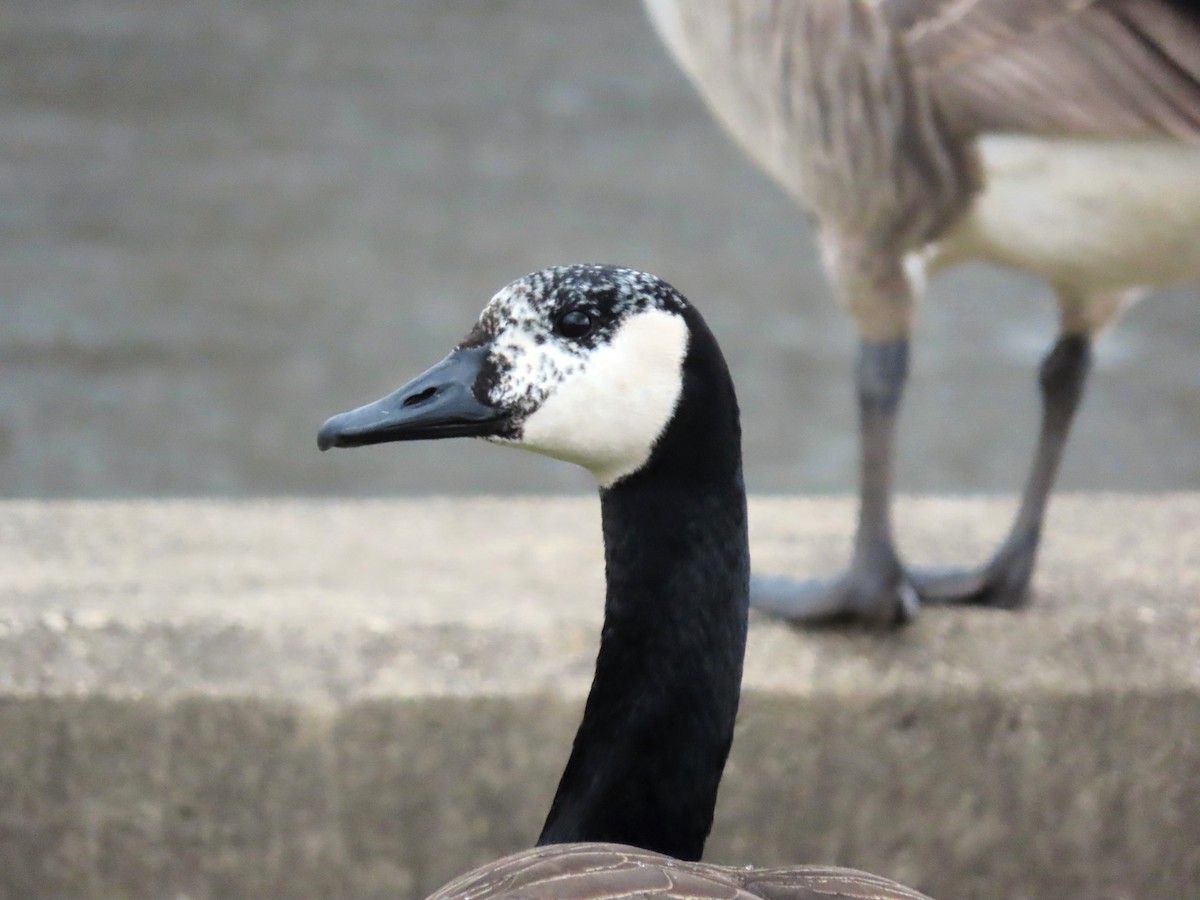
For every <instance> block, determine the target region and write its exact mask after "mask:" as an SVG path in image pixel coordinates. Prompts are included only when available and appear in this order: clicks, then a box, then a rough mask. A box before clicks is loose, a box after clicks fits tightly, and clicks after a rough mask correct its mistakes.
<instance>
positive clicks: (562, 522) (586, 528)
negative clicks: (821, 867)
mask: <svg viewBox="0 0 1200 900" xmlns="http://www.w3.org/2000/svg"><path fill="white" fill-rule="evenodd" d="M1010 511H1011V503H1010V502H1009V501H1008V500H1003V499H995V500H961V499H921V500H908V501H905V502H903V503H902V504H901V506H900V508H899V518H900V520H901V521H902V522H903V523H904V524H905V526H906V528H905V531H904V534H905V536H906V543H905V549H906V551H907V552H908V554H909V555H910V556H911V557H912V558H913V559H915V560H919V561H924V562H935V561H941V562H952V561H959V562H967V561H970V560H973V559H977V558H979V557H980V556H981V555H982V554H983V553H985V552H986V550H987V549H988V548H989V547H990V546H991V545H992V543H993V541H994V540H995V538H996V537H997V534H998V532H999V531H1000V530H1001V529H1002V527H1003V523H1004V522H1005V521H1006V520H1007V517H1008V514H1009V513H1010ZM751 515H752V541H753V553H754V557H755V563H756V565H757V566H759V567H760V568H761V569H763V570H768V569H769V570H775V571H791V572H798V573H808V572H815V573H820V572H832V571H834V570H835V569H836V568H837V567H838V565H839V563H840V561H841V559H842V555H843V553H844V551H845V544H846V541H847V539H848V536H849V530H850V524H851V506H850V503H849V502H848V501H846V500H814V499H806V500H796V499H762V498H759V499H755V500H753V501H752V505H751ZM1037 589H1038V596H1037V599H1036V602H1035V605H1034V606H1033V607H1032V609H1030V610H1029V611H1027V612H1024V613H1021V614H1003V613H992V612H987V611H980V610H926V611H925V612H924V613H923V615H922V616H921V618H920V619H919V621H918V622H917V623H916V624H915V625H914V626H913V627H911V628H909V629H907V630H905V631H903V632H901V633H899V634H896V635H892V636H889V637H878V636H871V635H865V634H846V633H839V632H832V631H816V632H797V631H794V630H792V629H789V628H787V627H785V626H781V625H778V624H775V623H769V622H763V621H758V622H756V623H755V624H754V626H753V628H752V630H751V638H750V647H749V652H748V659H747V672H746V679H745V695H744V706H743V711H742V714H741V716H740V721H739V726H738V734H737V737H736V740H735V745H734V751H733V756H732V758H731V762H730V766H729V770H728V774H727V778H726V781H725V784H724V786H723V788H722V793H721V798H720V804H719V808H718V814H717V823H716V827H715V830H714V833H713V837H712V840H711V842H710V846H709V853H708V857H709V858H710V859H713V860H719V861H726V862H738V863H756V864H763V865H765V864H772V863H785V862H798V861H824V862H832V861H836V862H840V863H844V864H850V865H857V866H862V867H865V868H870V869H873V870H877V871H880V872H883V873H886V874H890V875H892V876H894V877H897V878H900V879H903V880H905V881H908V882H910V883H913V884H915V885H918V886H920V887H922V888H924V889H926V890H927V891H929V892H931V893H933V894H934V895H935V896H939V897H943V898H964V897H980V898H996V897H1014V898H1016V897H1030V898H1040V897H1046V898H1050V897H1054V898H1061V897H1079V898H1135V897H1136V898H1160V897H1161V898H1167V897H1185V896H1196V895H1197V894H1198V893H1200V843H1198V842H1197V840H1196V835H1197V834H1200V495H1196V494H1178V495H1160V496H1146V497H1127V496H1126V497H1112V496H1069V497H1063V498H1060V499H1059V500H1058V501H1057V502H1056V504H1055V505H1054V506H1053V508H1052V513H1051V523H1050V529H1049V535H1048V538H1047V541H1046V545H1045V549H1044V553H1043V563H1042V568H1041V570H1040V572H1039V576H1038V580H1037ZM602 590H603V585H602V571H601V551H600V543H599V534H598V515H597V507H596V504H595V502H594V500H592V499H590V498H582V497H577V498H557V499H529V498H508V499H463V500H450V499H438V500H427V501H420V500H405V501H386V502H371V501H343V502H332V501H330V502H325V501H316V500H313V501H300V500H288V501H282V500H280V501H255V502H244V501H203V502H186V501H169V502H78V501H69V502H68V501H64V502H48V503H39V502H18V501H7V502H3V503H0V898H38V897H89V898H100V897H103V898H109V897H130V898H179V897H188V898H218V897H250V896H255V897H289V898H290V897H297V898H306V897H419V896H422V895H423V894H424V893H425V892H426V891H428V890H430V889H431V888H433V887H434V886H436V885H437V884H438V883H440V882H441V881H443V880H444V879H446V878H447V877H448V876H450V875H451V874H453V873H455V872H457V871H459V870H462V869H464V868H466V867H467V866H469V865H471V864H473V863H477V862H480V861H482V860H485V859H488V858H491V857H494V856H496V855H499V854H501V853H503V852H505V851H508V850H511V849H514V848H518V847H521V846H524V845H527V844H528V843H529V842H530V841H531V840H533V838H534V837H535V836H536V833H537V830H538V827H539V825H540V823H541V819H542V817H543V816H544V813H545V810H546V809H547V807H548V803H549V798H550V796H551V794H552V792H553V789H554V785H555V784H556V783H557V779H558V775H559V772H560V769H561V766H562V764H563V762H564V761H565V758H566V753H567V749H568V747H569V742H570V738H571V735H572V733H573V729H574V727H575V725H576V723H577V721H578V717H579V715H580V711H581V701H582V698H583V696H584V694H585V692H586V689H587V685H588V682H589V678H590V666H591V661H592V658H593V655H594V653H595V647H596V643H597V639H598V634H597V631H598V624H599V621H600V614H601V603H602V600H601V598H602Z"/></svg>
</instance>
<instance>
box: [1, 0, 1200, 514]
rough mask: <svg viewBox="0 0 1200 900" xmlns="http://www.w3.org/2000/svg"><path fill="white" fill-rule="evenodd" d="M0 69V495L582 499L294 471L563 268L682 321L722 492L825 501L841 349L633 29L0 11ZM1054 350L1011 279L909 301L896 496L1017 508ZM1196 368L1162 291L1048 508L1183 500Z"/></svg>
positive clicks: (384, 466)
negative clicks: (652, 279) (713, 413)
mask: <svg viewBox="0 0 1200 900" xmlns="http://www.w3.org/2000/svg"><path fill="white" fill-rule="evenodd" d="M0 73H2V74H0V494H2V495H3V496H8V497H66V496H83V497H109V496H113V497H124V496H147V495H163V494H168V495H196V494H205V495H230V496H239V495H261V494H275V493H299V494H335V493H336V494H360V495H372V494H394V493H414V492H422V493H444V492H455V493H457V492H479V491H488V492H504V491H537V492H547V491H575V490H583V489H586V488H587V487H588V486H589V484H590V482H589V481H588V479H587V477H586V476H584V475H583V474H582V473H580V472H579V471H577V470H576V469H574V468H572V467H569V466H566V465H563V464H557V463H552V462H548V461H545V460H540V459H537V458H534V457H532V456H529V455H526V454H520V453H499V452H497V451H495V450H491V449H488V448H486V447H482V446H478V445H473V444H471V443H468V442H447V443H440V444H430V445H405V446H402V447H397V446H393V447H385V448H370V449H366V450H361V451H356V452H353V453H348V452H339V453H333V454H327V455H321V454H319V453H318V452H317V450H316V443H315V435H316V429H317V427H318V426H319V425H320V423H321V422H322V420H323V419H324V418H325V417H326V416H328V415H330V414H332V413H334V412H338V411H341V410H343V409H346V408H348V407H350V406H355V405H358V404H360V403H363V402H366V401H367V400H371V399H374V398H375V397H376V396H379V395H381V394H383V393H385V392H387V391H389V390H391V389H392V388H394V387H395V386H396V385H398V384H399V383H400V382H402V381H405V380H407V379H408V378H409V377H410V376H412V375H414V374H416V373H417V372H419V371H420V370H421V369H423V368H424V367H425V366H426V365H428V364H430V363H432V362H434V361H436V360H437V359H438V358H440V357H441V356H442V355H443V353H444V352H445V351H446V350H447V349H448V348H449V347H450V345H451V344H452V343H453V342H454V341H455V340H456V339H457V338H458V337H460V336H461V335H462V334H463V333H465V331H466V330H467V329H468V327H469V326H470V324H471V322H472V321H473V319H474V317H475V315H476V314H477V312H478V310H479V309H480V307H481V306H482V305H483V303H484V302H485V301H486V300H487V299H488V297H490V296H491V294H492V292H493V291H494V290H495V289H497V288H498V287H500V286H501V285H503V284H504V283H506V282H508V281H509V280H511V279H513V278H515V277H517V276H519V275H521V274H523V273H524V272H526V271H528V270H531V269H535V268H541V267H543V266H545V265H548V264H552V263H562V262H575V261H596V262H617V263H622V264H626V265H631V266H636V267H640V268H644V269H647V270H650V271H653V272H655V273H657V274H660V275H662V276H664V277H666V278H667V279H668V280H670V281H672V282H674V283H675V284H676V285H677V286H678V287H679V288H680V289H681V290H682V291H683V292H684V293H685V294H687V295H688V296H689V297H691V299H692V300H693V301H694V302H695V303H696V304H697V305H698V306H699V307H700V308H701V309H702V310H703V311H704V313H705V315H706V317H707V318H708V320H709V322H710V324H711V325H712V327H713V329H714V331H715V332H716V333H717V335H718V337H719V338H720V340H721V342H722V344H723V346H724V348H725V351H726V354H727V356H728V358H729V360H730V364H731V366H732V368H733V371H734V375H735V378H736V380H737V383H738V386H739V389H740V396H741V402H742V406H743V411H744V425H745V434H746V457H747V460H746V465H747V480H748V483H749V486H750V487H751V489H753V490H756V491H774V492H784V491H786V492H842V491H847V490H850V489H852V487H853V484H854V448H855V438H854V411H853V398H852V394H851V385H850V379H849V373H850V371H851V366H852V357H853V337H852V332H851V329H850V326H849V324H848V321H847V320H846V318H845V317H844V316H843V315H842V313H841V312H839V310H838V309H837V308H836V306H835V304H834V302H833V301H832V299H831V297H830V294H829V291H828V289H827V287H826V285H825V284H824V281H823V279H822V277H821V275H820V273H819V271H818V268H817V266H816V259H815V253H814V249H813V245H812V242H811V239H810V234H809V231H808V228H807V226H806V222H805V219H804V216H803V214H802V213H801V212H800V211H799V210H797V209H796V208H795V207H794V206H793V205H792V204H791V203H790V202H789V201H788V200H787V199H786V198H785V197H783V196H782V194H781V193H780V192H779V191H778V190H777V189H776V188H775V186H774V185H773V184H772V183H771V182H769V181H768V180H767V179H766V177H765V176H763V175H761V174H760V173H759V172H758V171H757V170H755V169H754V168H752V167H751V166H750V164H749V163H748V162H746V161H745V160H744V159H743V158H742V156H741V155H740V153H739V152H738V151H737V150H736V149H735V148H734V147H733V146H732V145H731V144H730V142H729V141H728V140H727V139H726V138H725V137H724V135H723V134H722V133H721V132H720V131H719V130H718V128H717V126H716V125H715V124H714V123H713V122H712V121H711V119H710V118H709V116H708V115H707V113H706V112H705V110H704V109H703V107H702V106H701V104H700V102H699V100H698V99H697V98H696V96H695V95H694V94H693V92H692V90H691V88H690V87H689V86H688V84H687V83H686V82H685V81H684V79H683V77H682V75H681V74H680V73H679V72H677V71H676V69H675V67H674V66H673V64H672V63H671V62H670V61H669V60H668V58H667V56H666V54H665V52H664V51H663V50H662V49H661V48H660V46H659V44H658V42H657V40H656V38H655V36H654V35H653V34H652V33H651V31H650V30H649V26H648V24H647V22H646V20H645V17H644V15H643V13H642V11H641V8H640V6H639V4H638V3H637V2H636V0H609V2H605V3H582V2H574V3H564V2H562V0H476V2H466V0H420V2H418V0H354V2H349V3H346V2H336V0H223V2H213V3H204V2H196V0H5V2H4V3H3V4H2V5H0ZM1054 326H1055V310H1054V306H1053V303H1052V301H1051V299H1050V295H1049V291H1048V288H1047V287H1046V285H1044V284H1042V283H1040V282H1039V281H1037V280H1034V279H1031V278H1028V277H1023V276H1019V275H1015V274H1012V273H1006V272H1002V271H999V270H996V269H990V268H985V267H980V266H973V267H965V268H963V269H960V270H957V271H955V272H953V273H950V274H949V275H948V276H944V277H942V278H941V279H940V280H938V281H937V282H936V283H935V285H934V287H933V290H932V292H931V293H930V295H929V298H928V301H927V302H926V303H925V305H924V307H923V309H922V313H921V318H920V323H919V326H918V331H917V334H916V339H915V349H914V357H913V374H912V379H911V383H910V387H909V391H908V394H907V397H906V406H905V412H904V416H903V419H902V421H901V427H900V459H899V474H898V481H899V485H900V487H901V489H903V490H906V491H922V492H927V491H939V492H949V491H1012V490H1015V489H1016V488H1017V487H1018V485H1019V483H1020V481H1021V479H1022V478H1023V474H1024V471H1025V468H1026V465H1027V460H1028V456H1029V453H1030V450H1031V446H1032V441H1033V435H1034V433H1035V428H1036V418H1037V414H1038V403H1037V394H1036V389H1035V369H1036V365H1037V361H1038V359H1039V357H1040V355H1041V353H1042V351H1043V350H1044V349H1045V347H1046V346H1047V345H1048V342H1049V341H1050V340H1051V339H1052V337H1053V334H1054ZM1197 346H1200V292H1198V290H1197V288H1195V287H1189V288H1182V289H1176V290H1171V291H1164V292H1160V293H1158V294H1156V295H1155V296H1153V297H1152V298H1151V299H1150V300H1148V301H1147V302H1145V303H1143V304H1142V305H1141V306H1140V307H1138V308H1136V309H1135V310H1134V311H1133V312H1132V313H1131V314H1130V315H1129V316H1128V317H1127V319H1126V320H1125V321H1124V322H1123V323H1122V324H1121V325H1120V326H1119V327H1118V329H1117V330H1116V331H1115V332H1114V333H1113V334H1111V335H1109V336H1107V337H1106V338H1105V339H1104V340H1103V341H1102V343H1101V345H1100V347H1099V354H1098V361H1097V366H1096V376H1095V379H1094V381H1093V383H1092V385H1091V388H1090V392H1089V396H1088V398H1087V401H1086V403H1085V407H1084V410H1083V412H1082V414H1081V416H1080V419H1079V422H1078V426H1077V429H1076V433H1075V436H1074V439H1073V441H1072V445H1071V447H1070V449H1069V452H1068V455H1067V459H1066V462H1065V465H1064V469H1063V475H1062V484H1063V486H1064V487H1065V488H1068V489H1084V490H1102V489H1116V490H1139V491H1141V490H1155V491H1158V490H1171V489H1196V488H1198V487H1200V365H1198V355H1197V352H1196V348H1197Z"/></svg>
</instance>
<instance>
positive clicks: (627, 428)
mask: <svg viewBox="0 0 1200 900" xmlns="http://www.w3.org/2000/svg"><path fill="white" fill-rule="evenodd" d="M697 321H698V315H697V314H696V313H695V311H694V310H693V309H692V308H691V307H690V306H689V304H688V302H687V301H686V300H685V299H684V298H683V297H682V296H681V295H680V294H679V293H678V292H677V291H675V289H674V288H672V287H671V286H670V285H668V284H666V283H665V282H663V281H661V280H660V279H658V278H655V277H654V276H652V275H647V274H645V273H643V272H638V271H636V270H633V269H625V268H618V267H615V266H596V265H574V266H565V267H555V268H550V269H544V270H542V271H540V272H535V273H532V274H530V275H526V276H525V277H524V278H521V279H519V280H517V281H514V282H513V283H512V284H510V285H508V286H507V287H505V288H504V289H502V290H501V291H500V292H499V293H497V294H496V295H495V296H494V297H493V298H492V299H491V301H490V302H489V303H488V305H487V306H486V307H485V308H484V310H483V313H482V314H481V315H480V317H479V321H478V322H477V323H476V325H475V327H474V328H473V329H472V330H471V332H470V333H469V334H468V335H467V336H466V337H465V338H464V339H463V340H462V341H461V342H459V344H458V345H457V346H456V347H455V348H454V349H453V350H452V351H451V352H450V354H449V355H448V356H447V357H446V358H445V359H443V360H442V361H441V362H439V363H438V364H437V365H435V366H433V367H432V368H430V369H429V370H427V371H426V372H424V373H423V374H421V375H419V376H417V377H416V378H415V379H413V380H412V381H410V382H409V383H408V384H406V385H404V386H403V387H401V388H400V389H399V390H397V391H395V392H394V393H392V394H390V395H388V396H387V397H384V398H383V399H381V400H378V401H376V402H374V403H370V404H367V405H366V406H362V407H360V408H358V409H355V410H352V411H350V412H346V413H342V414H341V415H337V416H334V417H333V418H331V419H329V420H328V421H327V422H326V423H325V424H324V426H323V427H322V428H321V431H320V434H319V436H318V444H319V446H320V448H321V449H322V450H326V449H328V448H330V447H358V446H363V445H366V444H375V443H382V442H386V441H407V440H431V439H439V438H450V437H482V438H484V439H486V440H489V441H492V442H494V443H498V444H507V445H511V446H516V447H523V448H525V449H528V450H533V451H535V452H537V453H542V454H544V455H546V456H551V457H554V458H556V459H561V460H566V461H568V462H573V463H577V464H579V465H581V466H583V467H585V468H587V469H588V470H590V471H591V472H592V474H593V475H594V476H595V477H596V480H597V481H598V482H599V484H600V486H601V487H608V486H610V485H612V484H614V483H615V482H617V481H619V480H620V479H622V478H624V477H625V476H627V475H629V474H631V473H632V472H635V471H637V470H638V469H640V468H642V467H643V466H644V465H645V464H646V462H647V460H648V459H649V458H650V456H651V454H652V452H653V451H654V448H655V444H656V443H657V442H658V440H659V438H660V437H661V436H662V435H663V433H664V431H665V430H666V428H667V425H668V424H669V423H670V421H671V419H672V417H673V416H674V413H675V410H676V407H677V405H678V403H679V400H680V396H681V393H682V391H683V389H684V382H685V378H684V360H685V357H686V356H687V353H688V345H689V335H690V334H691V330H692V327H693V323H695V322H697ZM701 327H702V326H701Z"/></svg>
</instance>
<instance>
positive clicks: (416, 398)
mask: <svg viewBox="0 0 1200 900" xmlns="http://www.w3.org/2000/svg"><path fill="white" fill-rule="evenodd" d="M437 390H438V389H437V388H436V387H427V388H425V390H423V391H421V392H420V393H419V394H413V395H412V396H411V397H405V398H404V403H402V404H401V405H402V406H416V405H417V404H418V403H424V402H425V401H426V400H428V399H429V398H430V397H432V396H433V395H434V394H436V393H437Z"/></svg>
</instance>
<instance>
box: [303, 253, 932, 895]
mask: <svg viewBox="0 0 1200 900" xmlns="http://www.w3.org/2000/svg"><path fill="white" fill-rule="evenodd" d="M449 437H483V438H486V439H487V440H489V441H492V442H494V443H499V444H508V445H512V446H517V447H524V448H526V449H529V450H534V451H536V452H538V453H542V454H545V455H547V456H553V457H556V458H558V459H564V460H568V461H570V462H574V463H577V464H579V465H582V466H584V467H586V468H587V469H589V470H590V471H591V472H592V474H593V475H594V476H595V478H596V481H597V483H598V484H599V487H600V506H601V522H602V526H603V533H604V560H605V575H606V580H607V594H606V599H605V607H604V628H603V631H602V633H601V642H600V651H599V654H598V656H597V659H596V672H595V677H594V680H593V682H592V688H591V691H590V692H589V694H588V698H587V702H586V705H585V707H584V713H583V720H582V722H581V724H580V726H579V731H578V733H577V734H576V736H575V743H574V746H573V748H572V750H571V755H570V758H569V760H568V762H567V766H566V770H565V771H564V772H563V775H562V779H561V781H560V782H559V786H558V792H557V794H556V795H555V797H554V801H553V803H552V805H551V807H550V813H549V815H548V816H547V819H546V824H545V826H544V827H543V829H542V834H541V837H540V838H539V840H538V845H539V846H538V847H537V848H535V849H533V850H529V851H525V852H523V853H518V854H516V855H514V856H510V857H507V858H506V859H503V860H500V861H498V862H495V863H492V864H490V865H486V866H483V867H482V868H480V869H477V870H475V871H474V872H471V873H469V874H467V875H464V876H462V877H461V878H459V879H457V880H455V881H454V882H452V883H451V884H449V885H447V886H446V887H445V888H443V889H442V890H441V891H439V892H438V893H437V894H435V895H434V897H436V898H438V900H450V898H468V897H470V898H476V900H482V898H489V897H494V898H517V897H520V898H523V900H551V898H563V897H574V898H579V900H587V898H590V897H605V898H610V900H619V898H622V897H631V898H632V897H662V898H668V897H689V898H694V900H704V898H717V897H727V898H731V897H735V896H736V897H744V898H747V900H750V898H754V897H758V898H764V900H785V898H786V900H800V898H807V897H818V896H819V897H822V898H829V897H862V898H865V897H876V898H881V900H883V898H919V897H921V896H922V895H921V894H918V893H916V892H914V891H911V890H909V889H907V888H904V887H902V886H900V885H898V884H895V883H893V882H890V881H887V880H886V879H883V878H878V877H875V876H872V875H867V874H865V873H862V872H856V871H853V870H848V869H833V868H825V867H819V868H818V867H797V868H790V869H770V870H757V871H756V870H753V869H734V868H725V867H720V866H711V865H705V864H701V863H698V862H695V861H696V860H698V859H699V858H700V856H701V854H702V852H703V850H704V842H705V840H706V838H707V837H708V832H709V829H710V828H711V826H712V818H713V810H714V807H715V805H716V798H717V787H718V785H719V783H720V780H721V773H722V770H723V769H724V767H725V759H726V756H727V755H728V753H729V747H730V744H731V742H732V740H733V728H734V721H735V719H736V715H737V706H738V697H739V694H740V690H741V677H742V659H743V656H744V653H745V648H746V617H747V609H748V605H749V577H750V551H749V543H748V539H747V531H746V493H745V489H744V487H743V484H742V458H741V430H740V425H739V421H738V408H737V399H736V397H735V395H734V390H733V383H732V381H731V380H730V377H729V372H728V369H727V368H726V366H725V360H724V358H723V357H722V355H721V351H720V349H719V348H718V347H717V343H716V340H715V339H714V338H713V336H712V334H711V332H709V330H708V328H707V326H706V325H705V324H704V320H703V319H702V318H701V317H700V314H699V313H698V312H696V310H695V309H694V308H693V307H692V306H691V305H690V304H689V303H688V302H687V301H686V300H685V299H684V298H683V297H682V296H680V295H679V294H678V293H677V292H676V291H675V290H674V289H673V288H671V287H670V286H669V285H667V284H665V283H664V282H662V281H660V280H658V279H657V278H654V277H653V276H650V275H646V274H644V273H641V272H636V271H633V270H631V269H620V268H613V267H609V266H571V267H565V268H555V269H547V270H545V271H542V272H538V273H534V274H532V275H529V276H526V277H525V278H522V279H520V280H519V281H516V282H514V283H513V284H511V285H509V286H508V287H506V288H504V289H503V290H502V291H500V292H499V293H498V294H497V295H496V296H495V297H494V298H493V299H492V301H491V302H490V303H489V304H488V305H487V307H486V308H485V309H484V311H483V314H482V315H481V316H480V319H479V322H478V324H476V326H475V328H474V329H473V330H472V331H471V332H470V333H469V334H468V335H467V336H466V338H464V339H463V340H462V341H461V342H460V343H459V344H458V346H457V347H455V348H454V350H453V351H452V352H451V353H450V355H449V356H447V357H446V358H445V359H444V360H443V361H442V362H440V363H438V364H437V365H435V366H434V367H433V368H431V369H429V370H428V371H427V372H425V373H424V374H423V375H420V376H418V377H417V378H416V379H415V380H413V381H411V382H409V383H408V384H406V385H405V386H404V387H402V388H400V389H399V390H398V391H396V392H395V393H393V394H391V395H390V396H388V397H385V398H384V399H382V400H380V401H378V402H375V403H371V404H368V405H367V406H363V407H361V408H359V409H356V410H353V411H351V412H347V413H343V414H341V415H339V416H334V417H333V418H332V419H330V420H329V421H328V422H326V423H325V425H324V426H323V427H322V428H321V431H320V435H319V438H318V443H319V446H320V447H321V449H322V450H324V449H328V448H329V447H334V446H336V447H357V446H362V445H364V444H375V443H381V442H385V441H406V440H433V439H439V438H449ZM580 842H589V843H580ZM635 848H636V849H635Z"/></svg>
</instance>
